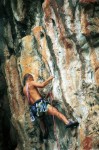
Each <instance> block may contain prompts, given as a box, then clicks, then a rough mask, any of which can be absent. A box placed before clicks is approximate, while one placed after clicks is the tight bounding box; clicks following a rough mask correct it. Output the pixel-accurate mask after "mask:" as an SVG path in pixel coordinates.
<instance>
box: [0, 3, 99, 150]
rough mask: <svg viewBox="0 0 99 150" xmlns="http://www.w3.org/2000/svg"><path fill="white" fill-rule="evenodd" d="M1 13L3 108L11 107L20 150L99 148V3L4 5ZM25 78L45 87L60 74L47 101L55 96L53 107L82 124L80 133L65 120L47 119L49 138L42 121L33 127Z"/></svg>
mask: <svg viewBox="0 0 99 150" xmlns="http://www.w3.org/2000/svg"><path fill="white" fill-rule="evenodd" d="M0 12H1V16H0V37H1V41H0V60H1V63H0V65H1V69H2V72H3V79H4V77H5V80H6V84H5V85H7V86H6V87H5V89H6V90H5V92H4V93H3V95H5V96H6V98H4V101H3V102H2V103H5V101H6V102H7V104H8V107H10V108H9V109H10V112H11V113H10V115H11V116H10V117H11V124H12V126H13V129H12V128H11V127H10V132H11V134H13V135H11V134H10V137H11V138H12V137H16V138H15V140H14V142H15V144H14V146H13V147H16V149H15V148H14V149H15V150H57V149H60V150H92V149H93V150H96V149H99V139H98V138H99V137H98V136H99V134H98V132H99V121H98V120H99V106H98V104H99V50H98V49H99V2H98V1H97V0H80V1H78V0H25V1H23V0H20V1H18V0H15V1H13V0H5V1H4V0H3V1H2V2H1V3H0ZM25 73H31V74H32V75H33V76H34V79H35V80H36V81H39V82H42V81H44V80H45V79H47V78H48V77H49V76H50V75H54V77H55V78H54V80H53V82H52V83H51V84H50V85H49V86H46V88H45V89H39V90H40V92H41V94H42V96H45V95H47V94H48V93H49V92H50V93H51V95H52V97H49V98H48V99H49V100H50V101H52V100H53V101H52V102H51V103H52V105H54V106H55V107H56V108H57V109H58V110H59V111H61V112H62V113H63V114H65V115H66V116H67V118H70V119H73V120H77V121H78V122H79V123H80V126H79V128H77V129H74V130H70V129H69V130H66V129H65V125H64V124H63V123H62V122H61V121H60V120H58V119H57V118H54V121H53V117H51V116H48V117H47V116H45V121H46V125H47V126H48V131H49V134H48V138H47V139H46V140H44V139H43V134H42V132H41V129H40V120H39V119H37V120H36V121H35V122H31V120H30V114H29V107H28V103H27V100H26V98H25V97H24V95H23V93H22V86H23V83H22V80H23V76H24V74H25ZM1 80H2V79H1ZM5 80H4V81H5ZM4 81H3V80H2V81H0V93H2V92H1V91H4V90H3V88H2V86H3V83H4ZM1 85H2V86H1ZM6 91H7V92H6ZM1 95H2V94H1ZM4 106H5V105H4ZM5 107H6V106H5ZM5 107H4V108H5ZM4 112H5V113H6V112H7V109H5V111H4ZM0 117H1V118H2V116H0ZM10 117H9V118H10ZM1 121H2V119H1ZM2 122H3V121H2ZM0 130H2V127H0ZM12 130H13V131H12ZM0 135H1V136H2V135H3V133H2V134H0ZM0 138H1V137H0ZM16 145H17V146H16ZM8 149H9V150H10V148H7V150H8Z"/></svg>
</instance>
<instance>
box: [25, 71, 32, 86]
mask: <svg viewBox="0 0 99 150" xmlns="http://www.w3.org/2000/svg"><path fill="white" fill-rule="evenodd" d="M29 77H32V78H33V76H32V75H31V74H30V73H26V74H25V75H24V77H23V85H25V84H26V81H27V79H28V78H29Z"/></svg>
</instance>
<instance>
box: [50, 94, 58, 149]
mask: <svg viewBox="0 0 99 150" xmlns="http://www.w3.org/2000/svg"><path fill="white" fill-rule="evenodd" d="M50 100H51V105H52V101H53V95H52V93H51V92H50ZM53 123H54V136H55V139H56V142H57V148H58V150H60V144H59V139H58V137H57V132H56V122H55V117H54V115H53Z"/></svg>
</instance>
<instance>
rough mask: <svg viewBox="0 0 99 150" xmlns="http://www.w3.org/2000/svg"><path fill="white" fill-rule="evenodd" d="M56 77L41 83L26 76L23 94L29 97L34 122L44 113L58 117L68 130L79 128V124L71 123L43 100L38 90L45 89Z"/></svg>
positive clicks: (28, 75)
mask: <svg viewBox="0 0 99 150" xmlns="http://www.w3.org/2000/svg"><path fill="white" fill-rule="evenodd" d="M53 78H54V77H53V76H51V77H49V78H48V79H47V80H46V81H44V82H42V83H39V82H35V81H34V79H33V76H32V75H31V74H29V73H27V74H25V75H24V79H23V82H24V87H23V93H24V95H25V96H26V97H27V99H28V102H29V105H30V112H31V114H32V118H33V120H35V118H36V117H40V116H42V115H43V113H45V112H46V113H47V114H48V115H54V116H56V117H58V118H59V119H60V120H62V121H63V122H64V123H65V125H66V128H70V127H74V126H75V127H77V126H78V124H79V123H78V122H73V121H69V120H68V119H67V118H66V117H65V116H64V115H63V114H62V113H60V112H59V111H58V110H57V109H56V108H55V107H53V106H51V105H50V104H49V103H48V102H47V101H46V100H44V99H42V97H41V95H40V93H39V91H38V89H37V88H44V87H45V86H46V85H47V84H49V83H50V81H51V80H52V79H53Z"/></svg>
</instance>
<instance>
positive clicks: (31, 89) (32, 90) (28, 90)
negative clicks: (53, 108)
mask: <svg viewBox="0 0 99 150" xmlns="http://www.w3.org/2000/svg"><path fill="white" fill-rule="evenodd" d="M23 93H24V94H25V95H26V97H27V98H28V99H29V103H30V104H34V103H35V102H36V101H37V100H39V99H41V95H40V93H39V91H38V89H37V87H35V86H33V81H32V82H29V83H27V84H26V85H25V86H24V88H23ZM28 95H29V97H28Z"/></svg>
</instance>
